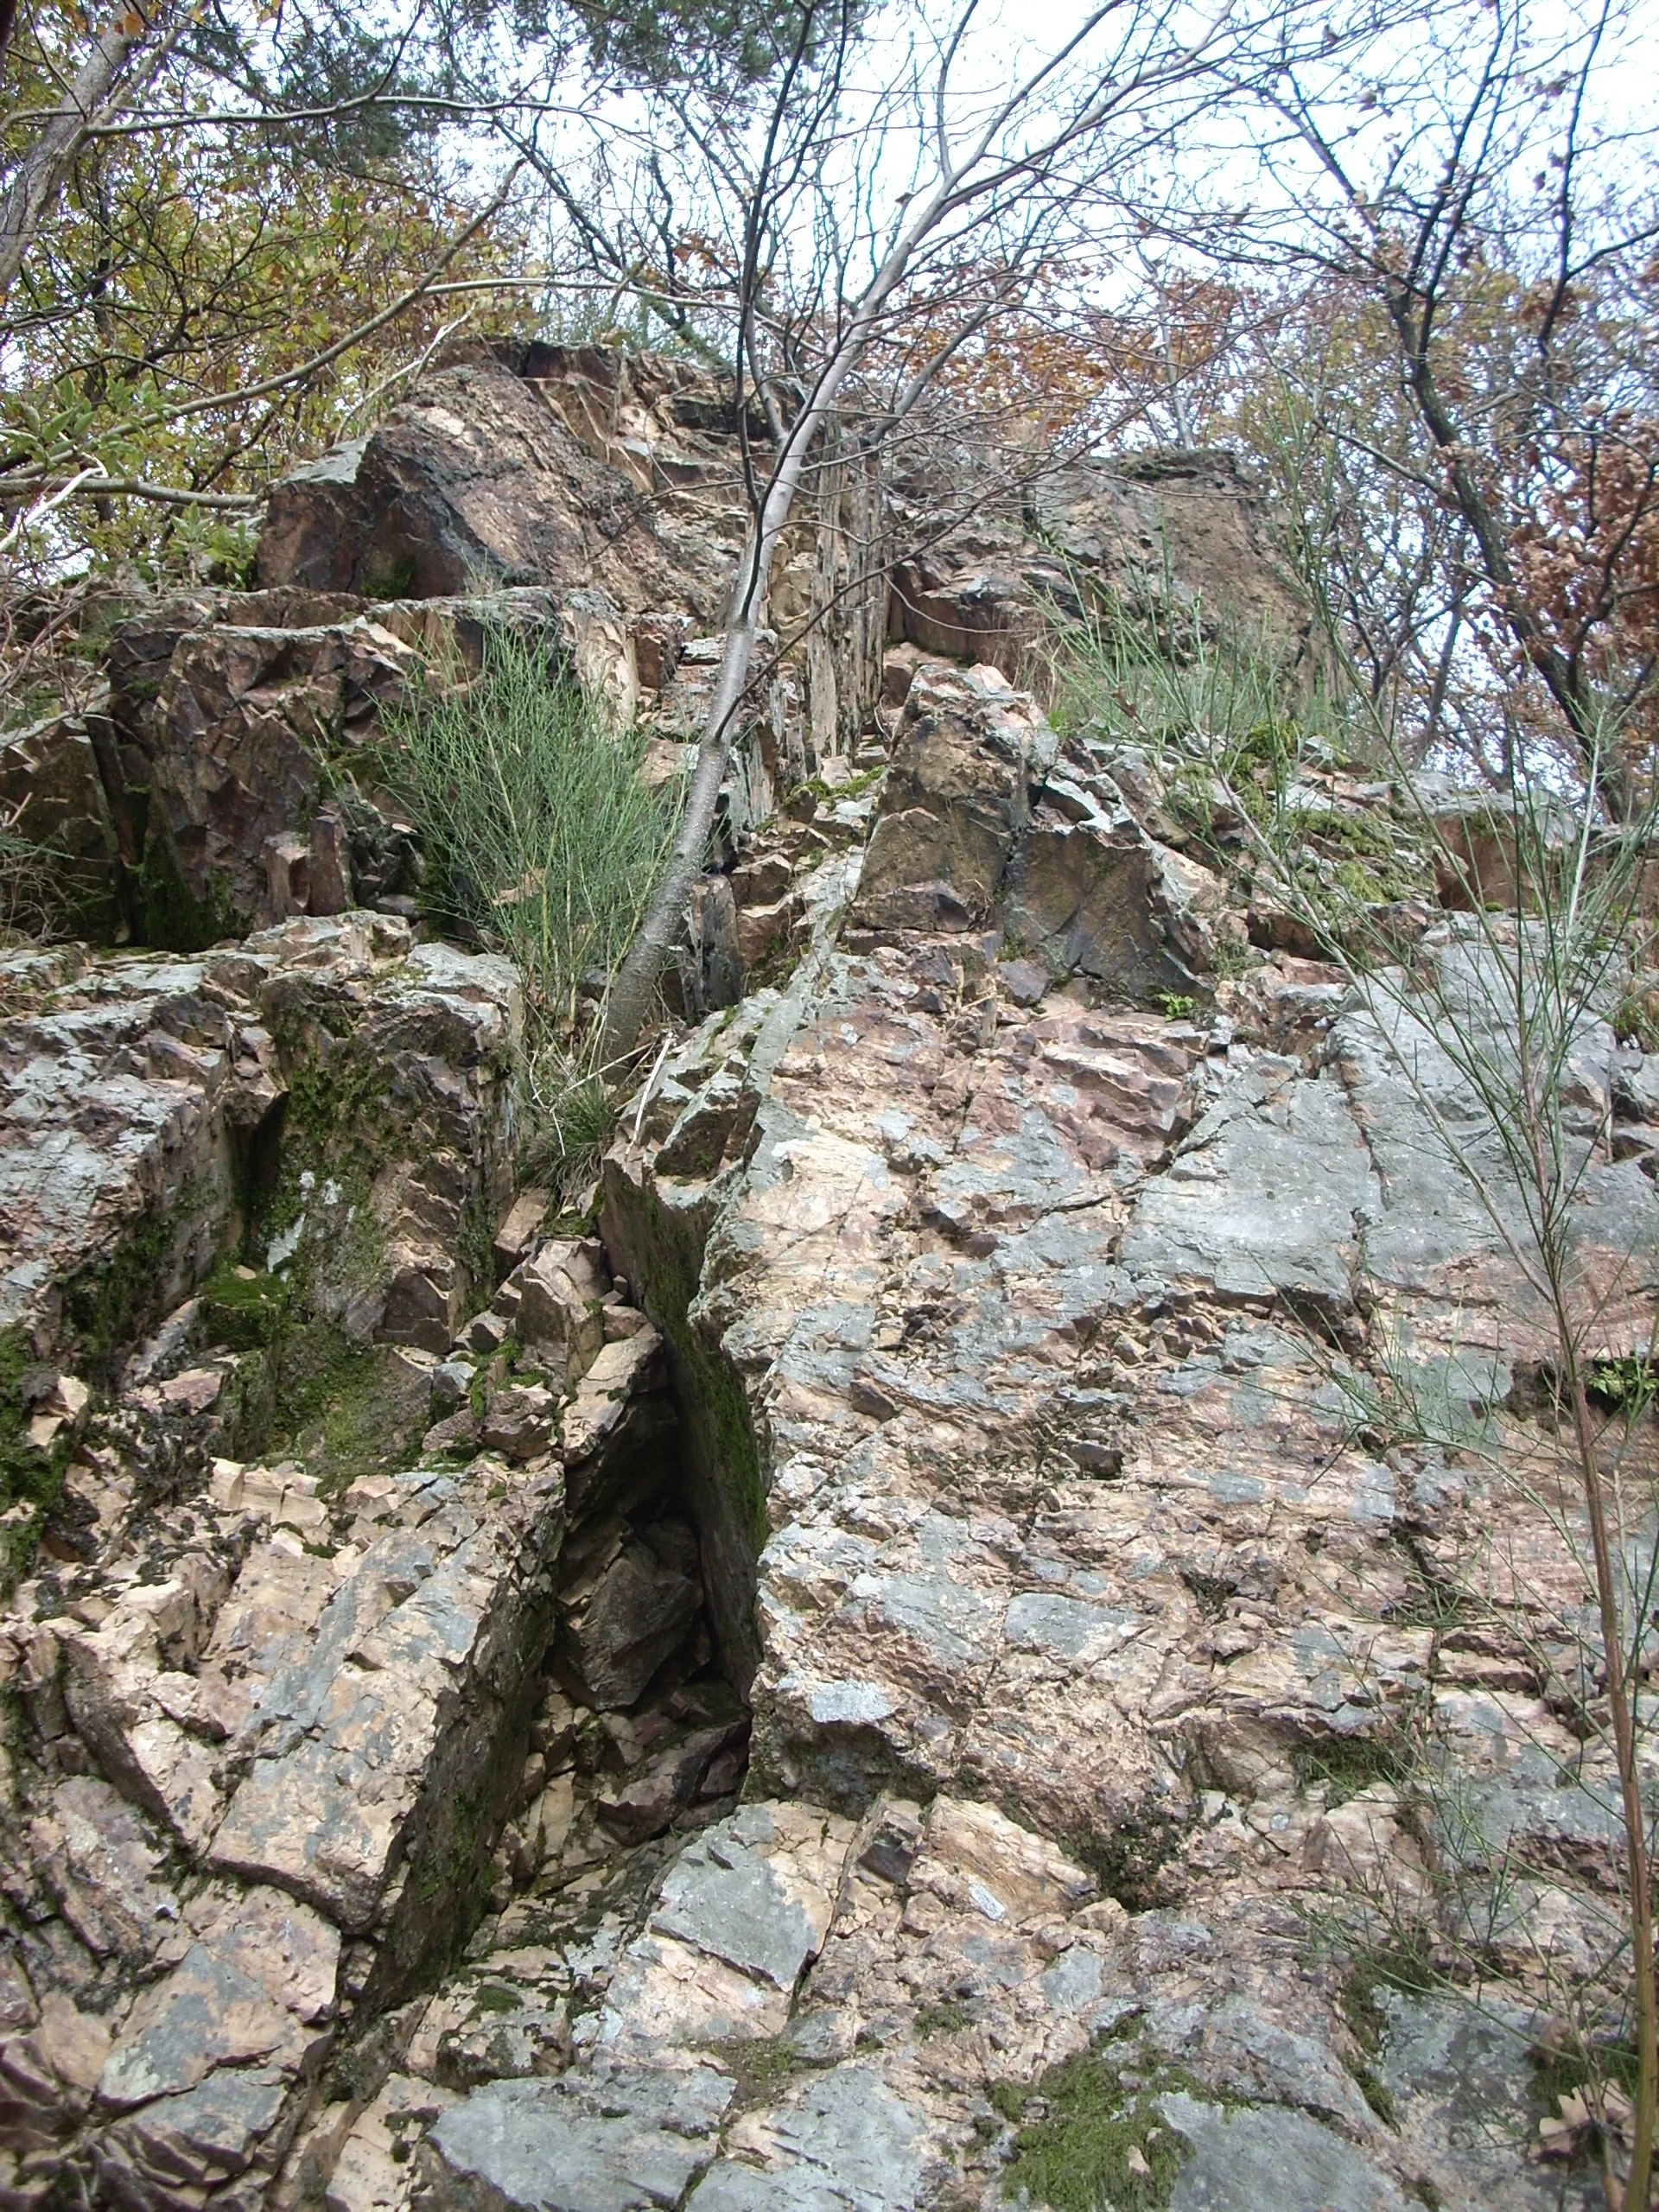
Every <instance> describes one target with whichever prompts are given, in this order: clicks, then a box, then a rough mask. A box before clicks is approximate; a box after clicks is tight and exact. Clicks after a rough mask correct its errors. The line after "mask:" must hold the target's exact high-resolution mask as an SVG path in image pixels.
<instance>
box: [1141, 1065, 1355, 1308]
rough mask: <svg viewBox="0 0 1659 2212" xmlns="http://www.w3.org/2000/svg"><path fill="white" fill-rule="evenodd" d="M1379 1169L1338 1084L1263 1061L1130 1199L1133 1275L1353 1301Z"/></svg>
mask: <svg viewBox="0 0 1659 2212" xmlns="http://www.w3.org/2000/svg"><path fill="white" fill-rule="evenodd" d="M1379 1210H1380V1193H1379V1191H1378V1185H1377V1179H1376V1169H1375V1168H1374V1166H1373V1165H1372V1160H1371V1154H1370V1152H1369V1151H1368V1150H1367V1149H1366V1147H1365V1146H1364V1144H1363V1141H1361V1138H1360V1134H1359V1131H1358V1129H1357V1127H1356V1126H1355V1123H1354V1120H1353V1116H1352V1114H1351V1111H1350V1109H1349V1105H1348V1102H1347V1098H1346V1096H1344V1091H1343V1089H1342V1086H1341V1084H1339V1083H1338V1082H1337V1081H1336V1080H1335V1079H1334V1078H1333V1077H1330V1076H1326V1077H1323V1078H1321V1079H1320V1080H1319V1082H1317V1083H1307V1082H1305V1081H1302V1080H1300V1079H1299V1078H1297V1077H1296V1074H1295V1071H1294V1070H1293V1069H1292V1068H1291V1067H1290V1066H1288V1065H1282V1064H1281V1066H1280V1067H1278V1068H1273V1067H1268V1068H1266V1069H1264V1070H1263V1071H1262V1074H1261V1075H1260V1076H1258V1077H1253V1078H1252V1079H1250V1080H1249V1081H1247V1082H1245V1083H1243V1084H1239V1085H1237V1086H1236V1088H1235V1089H1233V1090H1231V1091H1230V1093H1229V1094H1228V1096H1226V1097H1224V1099H1223V1100H1222V1101H1221V1102H1220V1103H1218V1104H1217V1105H1216V1106H1214V1107H1212V1108H1211V1111H1210V1112H1209V1113H1208V1114H1207V1115H1206V1116H1205V1117H1204V1119H1203V1120H1202V1121H1200V1122H1199V1123H1198V1126H1197V1128H1195V1129H1194V1130H1193V1131H1192V1135H1191V1136H1190V1137H1188V1138H1187V1139H1186V1140H1185V1143H1184V1144H1183V1145H1182V1146H1181V1147H1180V1150H1179V1154H1178V1155H1177V1157H1176V1159H1175V1160H1173V1162H1172V1164H1171V1166H1170V1169H1169V1172H1168V1173H1167V1174H1166V1175H1165V1176H1163V1177H1161V1178H1160V1179H1159V1180H1158V1181H1157V1182H1156V1183H1154V1184H1153V1185H1150V1186H1149V1187H1148V1188H1147V1192H1145V1194H1144V1195H1143V1197H1142V1198H1141V1200H1140V1202H1139V1204H1138V1205H1137V1206H1136V1209H1135V1216H1134V1218H1133V1220H1132V1222H1131V1224H1130V1226H1129V1229H1128V1233H1127V1235H1126V1236H1125V1237H1124V1240H1123V1264H1124V1266H1125V1267H1126V1268H1128V1269H1129V1270H1130V1271H1131V1273H1150V1272H1153V1271H1156V1272H1157V1273H1158V1274H1160V1275H1164V1276H1173V1278H1175V1279H1176V1280H1178V1281H1179V1280H1181V1279H1183V1278H1197V1279H1198V1280H1200V1281H1207V1282H1209V1283H1211V1284H1212V1285H1213V1286H1214V1288H1215V1290H1216V1292H1217V1294H1218V1295H1219V1296H1222V1297H1224V1298H1228V1297H1230V1298H1246V1299H1249V1298H1256V1299H1262V1298H1271V1297H1274V1295H1276V1294H1281V1293H1282V1294H1290V1295H1293V1296H1296V1297H1304V1298H1308V1299H1313V1300H1319V1302H1321V1303H1322V1304H1323V1305H1325V1306H1326V1307H1327V1308H1328V1309H1329V1310H1330V1311H1331V1312H1332V1313H1345V1312H1347V1311H1349V1310H1351V1306H1352V1303H1353V1285H1354V1279H1355V1274H1356V1272H1357V1268H1358V1265H1359V1250H1360V1238H1361V1235H1362V1232H1363V1227H1364V1224H1366V1223H1367V1222H1368V1221H1369V1220H1370V1219H1371V1218H1372V1217H1374V1216H1375V1215H1376V1212H1377V1211H1379Z"/></svg>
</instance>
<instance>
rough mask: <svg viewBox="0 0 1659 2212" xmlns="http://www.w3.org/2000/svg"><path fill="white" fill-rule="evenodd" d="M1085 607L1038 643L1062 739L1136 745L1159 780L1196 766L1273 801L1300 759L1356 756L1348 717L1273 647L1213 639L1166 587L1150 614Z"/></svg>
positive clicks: (1357, 733) (1114, 606)
mask: <svg viewBox="0 0 1659 2212" xmlns="http://www.w3.org/2000/svg"><path fill="white" fill-rule="evenodd" d="M1079 596H1080V597H1081V596H1082V594H1079ZM1047 658H1048V681H1049V686H1050V689H1051V691H1052V699H1053V706H1052V720H1053V721H1054V723H1055V725H1056V727H1057V728H1060V729H1062V730H1065V731H1066V732H1067V733H1068V734H1070V733H1073V732H1075V733H1077V734H1079V735H1084V736H1089V737H1094V738H1097V739H1100V740H1102V741H1104V742H1106V743H1108V744H1124V745H1135V746H1138V747H1141V750H1142V751H1144V752H1145V753H1147V756H1148V758H1149V759H1150V760H1151V761H1152V763H1153V765H1154V767H1157V768H1159V769H1160V771H1162V772H1165V773H1166V774H1169V773H1171V772H1179V768H1180V767H1181V766H1182V765H1183V764H1184V763H1185V762H1192V761H1196V762H1201V763H1202V764H1204V766H1205V767H1206V768H1208V769H1213V770H1214V771H1215V772H1218V773H1219V774H1220V775H1222V776H1223V777H1224V779H1228V780H1236V781H1237V782H1238V783H1239V784H1240V785H1243V786H1245V787H1249V788H1255V787H1266V788H1267V789H1268V790H1270V791H1274V792H1275V793H1277V792H1281V791H1283V790H1284V789H1285V788H1286V787H1287V785H1288V784H1289V782H1290V781H1291V780H1292V779H1293V778H1294V773H1295V770H1296V768H1297V766H1298V765H1299V764H1300V762H1301V761H1303V760H1306V761H1307V762H1308V763H1309V764H1310V765H1319V766H1326V767H1328V766H1332V765H1333V763H1338V762H1341V761H1343V760H1346V759H1348V758H1349V757H1350V756H1351V754H1353V753H1356V752H1358V751H1360V750H1363V742H1362V741H1363V734H1364V733H1363V730H1362V729H1361V728H1359V727H1358V726H1357V721H1356V717H1355V716H1354V715H1352V714H1351V712H1349V711H1348V710H1347V709H1344V706H1343V704H1342V703H1341V702H1340V701H1339V700H1338V699H1337V698H1334V697H1333V696H1332V695H1331V694H1330V692H1329V691H1328V690H1326V689H1325V688H1324V687H1323V686H1321V685H1319V684H1318V683H1309V682H1308V681H1307V680H1306V678H1305V677H1304V676H1302V675H1301V674H1300V673H1299V672H1298V671H1294V670H1293V669H1291V668H1290V667H1288V666H1287V664H1286V660H1285V656H1284V653H1283V652H1282V650H1281V649H1278V648H1276V647H1275V645H1274V642H1273V640H1272V639H1268V638H1263V637H1253V636H1251V635H1250V634H1249V633H1248V632H1244V631H1241V630H1233V631H1230V632H1225V633H1222V632H1217V630H1216V628H1215V626H1214V624H1213V623H1212V622H1206V620H1205V616H1204V613H1203V610H1202V609H1201V608H1200V607H1199V606H1198V602H1197V601H1191V602H1190V603H1188V604H1186V605H1182V604H1180V603H1179V601H1178V600H1177V599H1176V596H1175V594H1174V593H1173V589H1172V590H1169V591H1166V593H1165V594H1164V595H1163V597H1162V599H1161V601H1160V602H1159V603H1158V604H1157V606H1156V607H1154V609H1152V610H1151V611H1146V610H1143V609H1141V608H1138V607H1129V606H1128V605H1126V604H1125V603H1124V602H1123V601H1120V600H1116V599H1112V600H1108V601H1096V600H1090V599H1087V598H1084V612H1083V613H1082V614H1080V615H1076V616H1073V617H1071V618H1070V619H1065V618H1063V617H1060V618H1057V619H1056V620H1055V622H1054V623H1053V625H1052V630H1051V634H1050V639H1049V643H1048V652H1047Z"/></svg>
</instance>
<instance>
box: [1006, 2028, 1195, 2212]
mask: <svg viewBox="0 0 1659 2212" xmlns="http://www.w3.org/2000/svg"><path fill="white" fill-rule="evenodd" d="M1117 2050H1118V2046H1116V2044H1110V2043H1109V2044H1103V2045H1102V2046H1100V2047H1098V2048H1097V2049H1096V2050H1091V2051H1084V2052H1080V2053H1079V2054H1078V2056H1077V2057H1075V2058H1068V2059H1065V2060H1064V2061H1063V2062H1062V2063H1061V2064H1059V2065H1058V2066H1051V2067H1050V2068H1049V2069H1048V2071H1047V2072H1046V2074H1045V2075H1042V2077H1041V2079H1040V2080H1039V2082H1038V2083H1037V2086H1036V2088H1034V2089H1033V2090H1032V2091H1031V2092H1029V2093H1028V2094H1027V2093H1025V2092H1022V2091H1020V2089H1018V2088H1015V2087H1014V2085H1013V2084H1010V2083H1007V2082H999V2083H998V2085H997V2094H995V2097H994V2101H995V2103H996V2106H997V2108H998V2110H999V2111H1001V2113H1003V2115H1004V2117H1005V2118H1007V2119H1012V2120H1016V2121H1017V2122H1018V2123H1019V2133H1017V2134H1016V2135H1015V2137H1014V2155H1013V2158H1011V2160H1010V2162H1009V2164H1008V2165H1007V2168H1006V2169H1005V2170H1004V2172H1003V2176H1002V2187H1003V2192H1004V2194H1005V2195H1006V2196H1009V2197H1018V2196H1021V2195H1022V2194H1023V2195H1025V2196H1029V2198H1030V2199H1031V2201H1032V2202H1033V2203H1040V2204H1046V2205H1050V2206H1052V2208H1053V2212H1101V2208H1102V2207H1103V2206H1104V2205H1108V2204H1109V2205H1111V2206H1112V2207H1113V2208H1114V2212H1162V2208H1163V2207H1165V2206H1166V2205H1167V2204H1168V2202H1169V2201H1170V2197H1171V2196H1172V2194H1173V2190H1174V2187H1175V2183H1176V2181H1177V2179H1178V2178H1179V2175H1180V2171H1181V2164H1182V2161H1183V2159H1184V2158H1185V2146H1184V2145H1183V2144H1182V2142H1181V2139H1180V2138H1179V2136H1178V2135H1177V2134H1176V2133H1174V2131H1173V2129H1172V2128H1171V2127H1170V2126H1169V2123H1168V2122H1167V2121H1166V2120H1165V2118H1164V2116H1163V2114H1162V2113H1161V2112H1160V2110H1159V2108H1158V2099H1159V2097H1160V2095H1161V2094H1163V2093H1164V2092H1165V2091H1166V2090H1168V2089H1170V2088H1186V2087H1188V2086H1190V2085H1189V2084H1188V2083H1187V2082H1185V2080H1178V2079H1177V2078H1176V2077H1175V2075H1174V2073H1173V2069H1171V2070H1165V2069H1159V2070H1158V2071H1157V2072H1156V2074H1155V2076H1154V2079H1152V2080H1150V2081H1147V2080H1144V2079H1141V2077H1140V2069H1136V2079H1135V2081H1134V2082H1128V2081H1126V2079H1125V2071H1126V2070H1127V2069H1121V2068H1120V2065H1119V2064H1118V2063H1114V2062H1115V2059H1116V2054H1117ZM1199 2094H1205V2092H1203V2091H1200V2092H1199Z"/></svg>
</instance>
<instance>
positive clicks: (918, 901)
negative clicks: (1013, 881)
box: [855, 665, 1056, 929]
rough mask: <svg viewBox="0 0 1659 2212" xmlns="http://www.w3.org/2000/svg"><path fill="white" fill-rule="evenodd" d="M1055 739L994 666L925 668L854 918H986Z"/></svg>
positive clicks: (898, 744)
mask: <svg viewBox="0 0 1659 2212" xmlns="http://www.w3.org/2000/svg"><path fill="white" fill-rule="evenodd" d="M1055 751H1056V741H1055V738H1054V734H1053V732H1052V730H1051V729H1050V728H1049V727H1048V725H1047V723H1046V722H1045V721H1044V720H1043V718H1042V716H1041V715H1039V714H1038V712H1037V711H1036V709H1035V708H1034V707H1033V704H1032V702H1031V701H1030V700H1029V699H1028V698H1027V697H1025V696H1024V695H1023V694H1020V693H1018V692H1014V691H1012V690H1010V689H1009V687H1008V685H1007V682H1006V681H1005V680H1004V679H1003V678H1002V677H1001V676H999V675H998V673H997V671H995V669H991V668H973V669H969V670H966V671H959V670H956V669H950V668H946V667H943V666H939V665H931V666H929V667H927V668H925V669H923V670H922V671H919V672H918V676H917V677H916V680H915V682H914V683H913V684H912V687H911V690H910V696H909V698H908V699H907V701H906V706H905V712H904V719H903V721H902V723H901V725H900V728H899V734H898V737H897V739H896V740H895V741H894V745H893V761H892V765H891V766H890V767H889V768H888V771H887V782H886V785H885V786H884V788H883V791H882V796H881V805H880V813H879V815H878V816H877V818H876V823H875V829H874V834H873V835H872V836H871V839H870V849H869V851H868V855H867V856H866V858H865V862H864V872H863V875H862V877H861V880H860V885H859V894H858V899H857V904H856V906H855V918H856V919H857V920H858V921H860V922H861V923H863V924H866V925H869V926H872V927H876V928H884V929H940V928H944V929H969V928H972V927H973V926H974V925H976V923H982V922H983V921H984V920H985V919H986V918H987V917H988V914H989V912H990V909H991V907H992V905H993V904H994V902H995V898H996V895H997V892H998V890H999V888H1000V887H1001V881H1002V874H1003V870H1004V869H1005V868H1006V867H1007V861H1008V856H1009V855H1010V854H1011V853H1012V851H1013V850H1014V845H1015V843H1016V842H1017V840H1018V839H1019V837H1020V835H1021V833H1022V832H1023V831H1024V830H1025V829H1026V827H1027V824H1028V823H1029V822H1030V820H1031V810H1032V804H1033V798H1034V796H1035V794H1036V792H1037V791H1039V790H1040V789H1041V787H1042V782H1043V779H1044V777H1045V776H1046V773H1047V772H1048V769H1049V767H1050V766H1051V765H1052V761H1053V759H1054V754H1055Z"/></svg>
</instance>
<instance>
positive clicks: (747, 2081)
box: [709, 2036, 806, 2113]
mask: <svg viewBox="0 0 1659 2212" xmlns="http://www.w3.org/2000/svg"><path fill="white" fill-rule="evenodd" d="M709 2056H710V2057H711V2058H715V2059H717V2060H718V2061H719V2063H721V2065H722V2066H723V2067H724V2068H725V2069H726V2071H727V2072H728V2074H729V2075H731V2077H732V2079H733V2081H734V2082H735V2083H736V2085H737V2086H736V2089H735V2092H734V2095H733V2098H732V2111H733V2112H734V2113H740V2112H747V2111H749V2110H750V2109H751V2108H752V2107H754V2106H757V2105H774V2104H776V2103H777V2101H778V2100H779V2097H781V2096H782V2095H783V2094H785V2091H786V2090H787V2089H788V2088H789V2087H790V2084H791V2082H793V2081H794V2079H795V2077H796V2075H798V2074H799V2073H800V2072H801V2071H802V2070H803V2069H804V2066H805V2064H806V2062H805V2060H804V2059H803V2058H802V2056H801V2055H800V2053H799V2052H798V2050H796V2049H795V2046H794V2045H793V2044H791V2042H790V2041H789V2040H788V2039H787V2037H784V2036H768V2037H761V2038H760V2039H759V2040H757V2041H754V2042H750V2041H748V2040H747V2039H734V2041H732V2042H730V2043H717V2044H710V2045H709Z"/></svg>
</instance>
